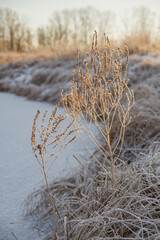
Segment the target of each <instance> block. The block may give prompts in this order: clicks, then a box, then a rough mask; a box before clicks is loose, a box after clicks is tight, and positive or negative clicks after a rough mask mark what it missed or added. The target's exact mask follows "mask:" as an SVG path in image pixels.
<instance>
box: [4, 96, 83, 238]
mask: <svg viewBox="0 0 160 240" xmlns="http://www.w3.org/2000/svg"><path fill="white" fill-rule="evenodd" d="M53 108H54V106H53V105H51V104H49V103H44V102H34V101H28V100H27V99H26V98H24V97H18V96H15V95H13V94H9V93H0V240H10V239H15V238H14V237H13V235H12V234H11V232H13V233H14V234H15V235H16V236H17V238H18V239H21V240H28V239H32V240H33V239H36V238H35V237H33V235H32V234H33V233H34V232H37V231H36V230H32V231H29V230H28V227H27V225H26V224H29V225H32V224H33V223H28V222H25V220H24V219H23V207H22V205H23V202H24V200H25V199H26V198H27V196H28V195H29V194H30V193H31V192H32V191H33V190H34V189H37V188H38V187H40V186H41V185H42V184H44V178H43V175H42V173H41V171H40V167H39V165H38V162H37V160H36V159H35V157H34V155H33V153H32V149H31V144H30V139H31V130H32V124H33V119H34V116H35V114H36V112H37V109H40V110H41V112H42V113H44V112H45V110H48V111H49V112H50V113H51V111H52V110H53ZM59 111H60V113H62V114H63V113H64V111H63V109H60V110H59ZM66 124H67V123H66ZM84 138H85V136H84ZM83 150H84V147H83V145H82V143H81V142H80V141H79V140H75V141H74V142H73V144H70V145H68V147H67V148H66V150H65V151H64V152H62V154H61V155H60V157H59V158H58V159H57V160H56V161H55V163H54V166H53V167H52V168H51V169H50V172H49V174H50V175H49V178H50V179H53V177H54V178H57V177H59V176H61V175H63V174H64V172H66V171H67V169H68V170H69V171H70V172H72V170H73V169H74V168H75V167H76V166H77V165H78V163H77V162H76V161H75V159H74V158H73V154H76V156H78V154H80V155H81V154H83ZM85 156H86V153H85ZM86 157H87V156H86ZM64 170H65V171H64ZM11 222H14V223H15V224H11ZM17 222H22V223H24V224H20V223H17ZM30 235H32V237H31V238H29V236H30ZM38 239H39V238H38Z"/></svg>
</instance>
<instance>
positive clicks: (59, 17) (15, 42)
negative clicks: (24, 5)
mask: <svg viewBox="0 0 160 240" xmlns="http://www.w3.org/2000/svg"><path fill="white" fill-rule="evenodd" d="M121 23H122V24H121V25H122V26H123V27H122V31H121V36H120V37H121V38H124V39H128V41H130V40H131V39H133V37H134V40H135V39H138V41H140V42H141V43H142V44H146V43H150V42H151V41H153V38H155V32H156V31H157V32H156V34H157V35H156V37H157V36H160V34H159V33H160V24H159V26H158V25H157V26H155V15H154V14H153V13H152V12H151V11H150V10H149V9H147V8H145V7H140V8H135V9H133V10H132V11H131V12H130V14H128V13H125V14H124V16H123V17H122V18H121ZM115 26H116V16H115V15H114V14H113V13H112V12H111V11H104V12H100V11H98V10H97V9H95V8H93V7H87V8H84V9H77V10H76V9H73V10H64V11H60V12H54V13H53V14H52V16H51V17H50V19H49V22H48V24H47V26H39V27H38V28H37V31H36V32H34V34H33V33H32V31H31V29H30V28H29V27H28V25H27V21H26V20H25V19H20V17H19V15H18V14H17V12H15V11H13V10H11V9H8V8H5V9H3V8H0V51H1V52H2V51H17V52H23V51H30V50H32V49H34V48H35V47H47V48H50V49H51V50H52V49H54V48H55V47H57V46H59V45H61V46H62V45H64V46H68V45H71V46H73V47H75V48H78V47H79V46H80V45H83V46H86V45H87V44H88V43H89V42H90V37H91V36H92V32H93V30H94V29H96V30H97V31H98V37H99V42H100V41H101V40H102V39H103V34H104V32H105V33H106V35H109V36H110V35H111V34H112V33H113V32H116V27H115ZM155 29H156V31H155ZM158 34H159V35H158ZM35 41H36V42H37V44H35ZM33 42H34V44H33Z"/></svg>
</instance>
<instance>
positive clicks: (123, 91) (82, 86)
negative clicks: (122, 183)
mask: <svg viewBox="0 0 160 240" xmlns="http://www.w3.org/2000/svg"><path fill="white" fill-rule="evenodd" d="M104 38H105V48H104V51H103V52H102V53H100V51H99V50H98V45H97V32H96V31H95V34H94V35H93V41H92V49H91V54H90V55H89V54H88V57H87V59H86V60H84V71H83V69H82V68H81V67H79V66H78V58H77V67H76V78H75V72H73V76H72V84H71V85H70V93H69V94H65V95H63V93H62V102H63V107H64V109H65V111H66V113H67V114H68V113H70V115H71V117H72V119H73V120H74V126H75V128H77V125H78V126H80V127H81V128H82V129H83V130H84V132H85V133H86V134H87V135H88V137H89V138H90V139H91V141H92V142H93V143H94V144H95V145H96V146H97V147H98V149H99V151H100V153H101V154H102V155H103V157H104V158H105V159H106V161H107V162H109V165H110V167H111V171H109V169H107V168H106V167H105V166H103V165H102V163H101V162H100V161H99V159H98V158H97V157H96V156H95V155H94V154H93V153H92V152H91V150H90V149H89V148H88V146H87V145H86V144H85V143H84V141H83V139H82V138H81V136H80V135H79V134H78V135H79V137H80V139H81V140H82V142H83V143H84V144H85V146H86V148H87V150H88V151H89V152H90V154H91V155H92V157H93V158H94V159H95V160H96V161H97V162H98V164H99V165H100V166H101V167H102V168H103V170H104V171H105V172H106V174H107V176H108V177H109V178H110V180H111V182H112V191H113V192H114V186H115V174H114V173H115V165H116V164H117V160H118V158H119V156H120V153H121V149H122V145H123V139H124V134H125V129H126V127H127V125H128V124H129V123H130V120H131V117H130V110H131V108H132V106H133V104H134V93H133V91H132V90H130V89H129V87H128V80H127V79H126V77H127V69H128V61H129V51H128V48H127V47H125V53H126V63H125V64H124V66H123V63H122V51H121V50H120V49H117V50H116V51H115V50H113V49H112V47H111V44H110V41H109V39H108V37H106V36H105V35H104ZM89 56H91V57H90V59H89ZM115 121H116V122H117V121H118V124H119V126H120V127H119V133H118V136H119V137H118V139H116V140H114V142H113V141H112V139H111V130H112V128H113V125H114V123H115ZM91 122H93V123H94V124H95V125H96V126H97V128H98V130H99V134H100V135H101V138H102V142H103V143H104V144H101V143H100V141H98V140H97V137H96V135H95V134H94V132H93V131H92V130H91V128H90V123H91ZM104 146H105V147H104Z"/></svg>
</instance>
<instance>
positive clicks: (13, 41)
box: [0, 8, 33, 52]
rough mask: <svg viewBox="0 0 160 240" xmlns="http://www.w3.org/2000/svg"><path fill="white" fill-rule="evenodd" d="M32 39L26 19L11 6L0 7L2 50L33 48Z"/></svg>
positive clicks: (0, 47) (0, 45) (0, 48)
mask: <svg viewBox="0 0 160 240" xmlns="http://www.w3.org/2000/svg"><path fill="white" fill-rule="evenodd" d="M32 41H33V36H32V34H31V30H30V28H29V27H28V26H27V22H26V21H25V19H20V18H19V16H18V14H17V13H16V12H15V11H13V10H11V9H9V8H5V9H2V8H0V51H18V52H22V51H27V50H29V49H30V48H32Z"/></svg>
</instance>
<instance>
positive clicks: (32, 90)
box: [0, 54, 160, 240]
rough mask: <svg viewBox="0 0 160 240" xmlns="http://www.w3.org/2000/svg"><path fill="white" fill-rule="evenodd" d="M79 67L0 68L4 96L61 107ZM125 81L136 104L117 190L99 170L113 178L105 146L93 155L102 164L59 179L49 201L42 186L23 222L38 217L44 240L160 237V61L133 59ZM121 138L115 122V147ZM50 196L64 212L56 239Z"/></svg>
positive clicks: (18, 65) (118, 169) (54, 62)
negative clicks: (8, 94)
mask: <svg viewBox="0 0 160 240" xmlns="http://www.w3.org/2000/svg"><path fill="white" fill-rule="evenodd" d="M81 64H82V62H80V66H81ZM74 65H75V62H74V61H73V60H72V59H70V60H63V61H62V60H60V61H59V60H47V61H40V62H39V61H37V60H36V61H32V62H28V63H25V64H22V63H12V64H7V65H3V66H1V67H0V90H1V91H9V92H14V93H16V94H18V95H24V96H27V97H28V98H32V99H35V100H42V101H49V102H57V101H58V100H59V99H60V97H61V96H60V92H61V89H64V90H65V91H66V92H68V91H69V90H70V83H71V75H72V69H73V68H74ZM124 65H125V64H124V59H123V58H122V66H123V67H124ZM122 75H124V72H122ZM127 77H128V78H129V79H130V81H129V83H128V86H129V87H130V88H132V89H133V90H134V96H135V104H134V106H133V107H132V109H131V111H130V115H131V116H132V119H131V122H130V124H129V125H128V126H126V128H125V136H124V141H123V148H122V149H121V148H120V154H119V156H118V159H117V164H115V166H114V178H115V182H114V191H113V182H112V180H111V179H110V177H109V176H108V175H107V174H106V172H104V171H103V169H102V168H101V165H102V166H103V167H104V168H106V169H107V170H108V171H109V172H112V169H111V168H112V166H111V165H109V164H108V159H109V160H110V159H111V156H110V157H107V156H106V157H105V158H104V154H103V150H105V149H107V147H108V145H107V143H106V142H105V141H102V140H101V141H100V144H101V146H102V148H101V151H99V150H100V148H99V149H97V150H96V149H94V150H95V152H94V156H95V157H96V159H98V161H99V163H100V164H101V165H100V164H99V163H98V162H97V161H96V160H95V158H94V157H93V155H92V157H91V158H90V159H88V161H86V163H85V162H84V161H82V163H81V166H80V168H79V169H77V170H76V171H75V172H73V171H71V172H69V173H68V176H67V177H63V178H62V179H61V180H56V179H55V180H54V181H53V183H52V184H50V186H49V193H50V194H49V195H48V190H46V188H45V187H42V188H41V189H38V190H37V191H35V192H34V193H33V194H31V195H30V196H29V197H28V199H27V201H26V202H27V208H26V215H27V216H28V217H29V216H32V217H33V218H34V217H35V218H36V221H37V225H36V226H37V227H38V228H40V229H43V230H45V232H46V233H47V234H46V239H65V240H68V239H77V240H78V239H80V240H81V239H98V240H101V239H117V240H118V239H127V240H129V239H130V240H131V239H148V240H150V239H153V240H154V239H157V240H158V239H159V238H160V207H159V206H160V81H159V78H160V60H159V56H156V55H153V54H147V55H131V56H130V61H129V66H128V76H127ZM74 90H75V89H74ZM110 93H111V92H110ZM101 102H102V103H103V104H104V102H103V101H101ZM124 104H125V103H124ZM43 127H44V126H43ZM43 127H42V130H43ZM119 131H120V124H119V120H118V119H117V118H115V121H114V123H113V125H112V128H111V129H110V140H111V142H112V143H113V145H114V143H115V142H116V141H117V139H118V137H119ZM73 146H74V145H73ZM102 149H103V150H102ZM37 150H38V151H40V150H41V148H38V149H37ZM117 151H118V152H119V148H117ZM117 151H116V153H117ZM79 160H80V161H81V159H78V161H79ZM106 160H107V161H106ZM75 161H76V160H75ZM53 168H54V165H53ZM49 196H52V197H53V199H54V203H55V204H56V207H57V209H58V212H59V213H60V217H58V215H57V219H56V221H57V226H58V231H57V230H56V233H55V226H54V221H53V219H52V218H53V213H52V210H53V204H51V203H50V200H49V198H50V197H49Z"/></svg>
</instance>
